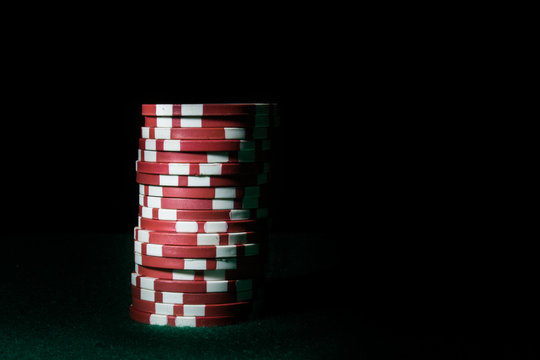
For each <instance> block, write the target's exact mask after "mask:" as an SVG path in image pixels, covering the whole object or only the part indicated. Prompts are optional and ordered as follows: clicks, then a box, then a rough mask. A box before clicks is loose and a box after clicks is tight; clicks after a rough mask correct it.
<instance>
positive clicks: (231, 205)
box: [139, 194, 266, 210]
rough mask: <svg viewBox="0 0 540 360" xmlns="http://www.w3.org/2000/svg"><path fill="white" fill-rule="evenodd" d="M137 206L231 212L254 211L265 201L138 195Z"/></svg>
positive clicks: (253, 198) (260, 199) (256, 199)
mask: <svg viewBox="0 0 540 360" xmlns="http://www.w3.org/2000/svg"><path fill="white" fill-rule="evenodd" d="M139 205H141V206H147V207H153V208H160V209H179V210H231V209H256V208H259V207H262V206H264V205H266V201H265V199H264V198H260V197H244V198H238V199H192V198H170V197H161V196H149V195H140V194H139Z"/></svg>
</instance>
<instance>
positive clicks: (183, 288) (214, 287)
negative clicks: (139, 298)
mask: <svg viewBox="0 0 540 360" xmlns="http://www.w3.org/2000/svg"><path fill="white" fill-rule="evenodd" d="M131 285H133V286H137V287H139V288H141V289H147V290H155V291H169V292H193V293H222V292H237V291H247V290H251V289H253V280H251V279H245V280H210V281H208V280H206V281H205V280H198V281H197V280H169V279H157V278H153V277H147V276H142V275H138V274H136V273H131Z"/></svg>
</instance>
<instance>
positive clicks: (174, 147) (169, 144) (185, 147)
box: [139, 139, 272, 152]
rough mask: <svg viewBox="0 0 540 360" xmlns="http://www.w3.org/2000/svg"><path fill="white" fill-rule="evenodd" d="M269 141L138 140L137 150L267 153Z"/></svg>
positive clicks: (269, 147)
mask: <svg viewBox="0 0 540 360" xmlns="http://www.w3.org/2000/svg"><path fill="white" fill-rule="evenodd" d="M271 148H272V142H271V141H270V140H164V139H139V149H141V150H154V151H156V150H157V151H185V152H220V151H242V152H249V151H268V150H270V149H271Z"/></svg>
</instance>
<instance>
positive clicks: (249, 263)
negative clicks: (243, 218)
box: [134, 252, 258, 270]
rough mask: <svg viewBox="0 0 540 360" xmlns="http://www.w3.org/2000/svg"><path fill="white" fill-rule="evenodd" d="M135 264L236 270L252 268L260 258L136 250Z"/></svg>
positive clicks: (169, 267)
mask: <svg viewBox="0 0 540 360" xmlns="http://www.w3.org/2000/svg"><path fill="white" fill-rule="evenodd" d="M134 259H135V264H137V265H142V266H148V267H156V268H164V269H180V270H235V269H243V268H248V269H249V268H252V267H254V266H255V263H256V261H257V260H258V258H257V256H246V257H241V258H214V259H197V258H170V257H161V256H150V255H143V254H141V253H138V252H135V256H134Z"/></svg>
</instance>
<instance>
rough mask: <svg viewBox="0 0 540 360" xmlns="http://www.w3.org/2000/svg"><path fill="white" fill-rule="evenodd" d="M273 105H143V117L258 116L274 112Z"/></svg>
mask: <svg viewBox="0 0 540 360" xmlns="http://www.w3.org/2000/svg"><path fill="white" fill-rule="evenodd" d="M274 106H275V104H269V103H268V104H266V103H265V104H143V106H142V115H145V116H260V115H269V114H272V113H273V112H274V109H273V108H274Z"/></svg>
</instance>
